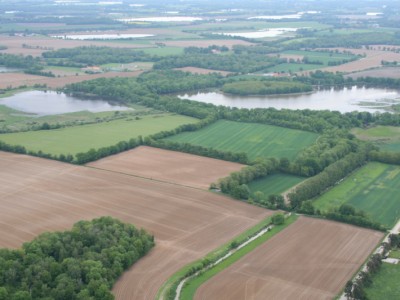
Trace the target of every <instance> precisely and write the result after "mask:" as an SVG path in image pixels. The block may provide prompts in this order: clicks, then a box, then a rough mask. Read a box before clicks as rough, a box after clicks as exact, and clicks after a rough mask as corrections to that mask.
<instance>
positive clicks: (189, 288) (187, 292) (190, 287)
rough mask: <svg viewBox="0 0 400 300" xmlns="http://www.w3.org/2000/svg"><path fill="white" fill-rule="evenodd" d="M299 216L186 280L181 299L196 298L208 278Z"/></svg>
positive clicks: (273, 228) (294, 216)
mask: <svg viewBox="0 0 400 300" xmlns="http://www.w3.org/2000/svg"><path fill="white" fill-rule="evenodd" d="M297 218H298V216H297V215H291V216H290V217H289V218H287V219H286V220H285V223H284V224H282V225H274V227H272V229H271V230H270V231H268V232H267V233H266V234H264V235H262V236H261V237H259V238H258V239H256V240H254V241H253V242H251V243H250V244H248V245H246V246H245V247H243V248H241V249H239V250H238V251H236V252H235V253H234V254H232V256H230V257H229V258H227V259H226V260H224V261H222V262H221V263H220V264H218V265H216V266H214V267H212V268H210V269H208V270H207V271H205V272H204V273H201V274H200V275H199V276H196V277H194V278H193V279H191V280H189V281H188V282H186V283H185V285H184V286H183V288H182V292H181V297H180V299H185V300H189V299H190V300H192V299H194V295H195V294H196V291H197V289H198V288H199V287H200V286H201V285H202V284H203V283H205V282H206V281H207V280H209V279H211V278H212V277H213V276H215V275H217V274H218V273H220V272H221V271H223V270H224V269H226V268H227V267H229V266H230V265H232V264H234V263H235V262H237V261H238V260H239V259H241V258H242V257H243V256H245V255H247V254H249V253H251V252H252V251H253V250H254V249H255V248H257V247H258V246H260V245H262V244H263V243H265V242H266V241H268V240H269V239H270V238H272V237H273V236H274V235H276V234H278V233H279V232H281V231H282V230H284V229H285V228H286V227H288V226H289V225H291V224H293V223H294V222H295V221H296V220H297Z"/></svg>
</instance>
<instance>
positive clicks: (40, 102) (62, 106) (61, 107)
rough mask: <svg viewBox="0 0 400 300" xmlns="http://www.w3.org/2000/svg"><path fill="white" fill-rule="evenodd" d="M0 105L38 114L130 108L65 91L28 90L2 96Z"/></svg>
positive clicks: (95, 111)
mask: <svg viewBox="0 0 400 300" xmlns="http://www.w3.org/2000/svg"><path fill="white" fill-rule="evenodd" d="M0 105H5V106H7V107H10V108H13V109H15V110H18V111H21V112H24V113H29V114H35V115H37V116H46V115H59V114H65V113H72V112H78V111H89V112H93V113H97V112H103V111H122V110H130V109H131V108H129V107H126V106H119V105H113V104H110V103H108V102H107V101H103V100H81V99H78V98H75V97H71V96H67V95H66V94H63V93H56V92H43V91H28V92H23V93H18V94H15V95H13V96H11V97H7V98H0Z"/></svg>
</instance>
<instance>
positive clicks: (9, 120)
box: [0, 89, 152, 131]
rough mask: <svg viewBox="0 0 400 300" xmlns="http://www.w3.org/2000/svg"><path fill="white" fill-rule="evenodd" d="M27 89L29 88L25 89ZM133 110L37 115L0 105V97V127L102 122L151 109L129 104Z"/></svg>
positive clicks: (8, 128) (22, 128)
mask: <svg viewBox="0 0 400 300" xmlns="http://www.w3.org/2000/svg"><path fill="white" fill-rule="evenodd" d="M26 90H29V89H26ZM21 91H23V90H12V91H9V92H7V93H6V94H7V96H8V97H9V96H12V94H14V93H17V92H21ZM129 107H130V108H133V109H134V110H133V111H130V110H127V111H123V112H118V115H117V113H116V112H114V111H107V112H98V113H92V112H89V111H79V112H73V113H65V114H60V115H48V116H42V117H37V116H36V115H35V114H29V113H24V112H22V111H17V110H14V109H12V108H9V107H7V106H4V105H1V98H0V129H1V130H11V131H30V130H32V128H33V127H37V126H40V125H42V124H43V123H48V124H49V125H56V124H57V125H62V126H75V125H82V124H83V123H89V122H97V123H100V122H104V121H109V120H111V119H116V118H118V119H120V118H124V117H125V118H129V117H136V116H137V115H142V114H149V113H150V111H152V110H151V109H149V108H147V107H144V106H140V105H132V104H131V105H129Z"/></svg>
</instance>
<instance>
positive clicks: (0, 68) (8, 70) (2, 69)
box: [0, 66, 21, 73]
mask: <svg viewBox="0 0 400 300" xmlns="http://www.w3.org/2000/svg"><path fill="white" fill-rule="evenodd" d="M19 71H21V70H20V69H15V68H8V67H4V66H0V73H11V72H19Z"/></svg>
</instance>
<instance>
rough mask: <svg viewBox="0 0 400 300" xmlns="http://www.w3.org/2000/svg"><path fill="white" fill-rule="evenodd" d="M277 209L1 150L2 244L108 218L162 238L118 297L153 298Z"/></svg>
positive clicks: (124, 280)
mask: <svg viewBox="0 0 400 300" xmlns="http://www.w3.org/2000/svg"><path fill="white" fill-rule="evenodd" d="M270 214H271V212H270V211H267V210H264V209H261V208H257V207H254V206H250V205H247V204H245V203H242V202H239V201H233V200H230V199H228V198H226V197H224V196H220V195H216V194H213V193H211V192H208V191H203V190H199V189H196V188H191V187H182V186H177V185H174V184H169V183H162V182H158V181H155V180H148V179H142V178H138V177H134V176H131V175H125V174H121V173H116V172H112V171H108V170H99V169H93V168H88V167H82V166H74V165H68V164H63V163H60V162H56V161H51V160H45V159H40V158H35V157H29V156H24V155H17V154H10V153H5V152H0V247H12V248H16V247H20V246H21V244H22V243H23V242H26V241H29V240H32V239H33V238H34V237H35V236H37V235H38V234H40V233H42V232H45V231H55V230H65V229H69V228H71V226H72V224H73V223H75V222H77V221H78V220H82V219H86V220H88V219H92V218H95V217H100V216H104V215H110V216H113V217H116V218H118V219H121V220H122V221H125V222H129V223H133V224H135V225H136V226H137V227H143V228H145V229H146V230H147V231H149V232H150V233H152V234H154V235H155V238H156V247H155V248H154V249H153V250H152V251H151V252H150V253H149V254H148V255H147V256H146V257H144V258H143V259H142V260H140V261H139V262H138V263H137V264H135V265H134V266H133V267H132V268H131V269H130V270H129V271H127V272H125V273H124V275H123V276H122V277H121V278H120V280H118V282H117V283H116V285H115V286H114V289H113V292H114V294H115V296H116V299H154V297H155V295H156V293H157V290H158V288H159V287H160V286H161V285H162V283H163V282H164V281H165V280H166V279H167V278H168V277H169V276H170V275H172V274H173V273H174V272H176V271H177V270H178V269H180V268H181V267H182V266H184V265H186V264H187V263H189V262H191V261H193V260H196V259H199V258H201V257H203V256H204V255H205V254H206V253H208V252H210V251H211V250H213V249H215V248H217V247H218V246H219V245H221V244H222V243H225V242H228V241H229V240H231V239H232V238H233V237H234V236H236V235H238V234H239V233H241V232H243V231H244V230H246V229H247V228H250V227H252V226H253V225H255V224H256V223H258V222H259V221H261V220H262V219H263V218H265V217H266V216H268V215H270Z"/></svg>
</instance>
